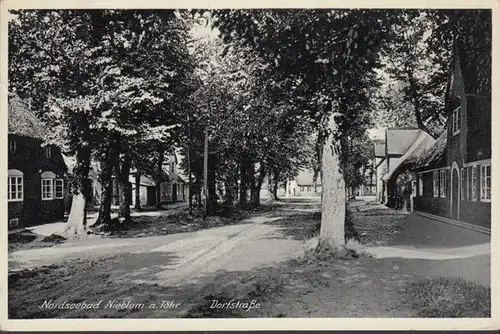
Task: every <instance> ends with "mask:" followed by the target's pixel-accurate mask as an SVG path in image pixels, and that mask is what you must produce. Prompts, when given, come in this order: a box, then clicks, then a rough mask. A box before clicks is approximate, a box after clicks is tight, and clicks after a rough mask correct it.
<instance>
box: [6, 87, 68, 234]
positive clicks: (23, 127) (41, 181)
mask: <svg viewBox="0 0 500 334" xmlns="http://www.w3.org/2000/svg"><path fill="white" fill-rule="evenodd" d="M8 110H9V115H8V119H9V120H8V128H9V133H8V176H7V177H8V178H7V202H8V203H7V204H8V224H9V229H12V228H17V227H26V226H31V225H39V224H44V223H49V222H53V221H56V220H58V219H61V218H63V217H64V211H65V208H64V197H65V194H66V187H67V185H66V182H65V181H66V179H65V172H66V165H65V164H64V160H63V157H62V155H61V151H60V150H59V148H58V147H56V146H53V145H44V140H43V137H44V135H45V133H46V131H47V130H46V128H45V125H44V124H43V123H42V122H41V121H40V120H39V119H38V118H37V117H36V115H35V114H34V112H33V111H31V110H30V108H29V107H28V106H27V105H26V104H25V103H24V102H23V101H22V100H21V99H20V98H19V97H18V96H17V95H14V94H9V108H8Z"/></svg>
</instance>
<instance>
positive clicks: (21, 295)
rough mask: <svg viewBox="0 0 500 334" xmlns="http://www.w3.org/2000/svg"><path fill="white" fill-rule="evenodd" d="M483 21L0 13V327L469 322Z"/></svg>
mask: <svg viewBox="0 0 500 334" xmlns="http://www.w3.org/2000/svg"><path fill="white" fill-rule="evenodd" d="M2 8H3V7H2ZM6 8H7V7H6ZM491 16H492V15H491V10H490V9H486V8H481V9H473V8H468V9H459V8H456V9H453V10H451V9H450V10H448V9H446V10H445V9H411V10H410V9H408V10H407V9H404V8H387V9H381V10H378V9H377V10H375V9H373V10H372V9H365V8H363V9H347V8H345V9H340V8H338V9H337V8H330V9H326V8H322V9H319V8H310V9H291V8H290V9H285V8H283V9H282V8H280V9H271V8H260V9H256V8H242V9H231V8H210V9H183V8H180V9H161V8H158V9H151V10H149V9H148V10H142V9H120V8H117V9H111V8H109V9H99V10H73V9H71V10H66V9H53V10H37V9H32V10H31V9H30V10H24V9H23V10H19V9H14V8H10V7H9V8H8V20H9V22H8V34H9V38H8V42H9V43H8V44H9V64H8V74H9V77H8V81H9V82H8V84H9V85H8V87H9V89H8V92H7V91H6V92H4V93H6V94H4V95H5V96H4V98H5V99H8V136H6V137H8V138H7V141H8V145H6V148H8V159H7V160H8V161H7V170H6V173H7V175H6V183H7V187H6V189H7V194H6V199H7V202H8V203H7V205H6V206H7V209H8V210H7V216H6V218H5V221H6V224H5V226H4V227H5V231H6V233H7V238H8V244H7V245H6V246H7V248H8V273H7V275H8V289H7V294H8V300H7V305H8V319H7V320H8V322H11V323H12V326H13V327H10V328H9V329H17V327H15V326H16V325H15V323H16V322H17V323H20V322H18V321H11V319H15V320H18V319H42V318H43V319H61V318H64V319H73V318H99V319H102V318H117V319H121V318H144V319H148V318H274V317H276V318H296V317H311V318H337V317H340V318H344V317H345V318H349V317H360V318H492V317H491V315H492V314H491V282H492V277H491V276H492V275H491V262H492V254H491V222H492V220H493V217H492V210H491V208H492V205H494V203H493V200H494V198H495V196H494V193H493V190H494V187H493V185H492V180H493V179H492V161H491V160H492V151H493V148H492V139H491V131H490V129H491V125H492V123H491V121H492V119H491V105H492V101H491V96H492V94H491V77H492V74H491V72H492V70H491V46H492V36H491V31H492V30H493V29H492V17H491ZM75 59H77V60H78V61H75ZM483 320H485V321H486V319H483ZM491 320H493V319H491ZM443 323H444V322H443ZM464 323H465V322H464ZM363 324H364V322H359V326H363ZM489 324H490V325H491V326H493V325H494V323H493V322H490V323H489ZM2 325H3V324H2ZM447 326H448V325H447ZM449 326H451V325H449ZM122 329H123V328H122ZM125 329H126V330H127V329H128V328H125Z"/></svg>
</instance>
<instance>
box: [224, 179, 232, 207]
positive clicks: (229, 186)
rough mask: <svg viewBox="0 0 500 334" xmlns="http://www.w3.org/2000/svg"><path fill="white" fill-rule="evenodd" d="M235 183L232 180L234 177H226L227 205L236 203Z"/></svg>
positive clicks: (225, 193)
mask: <svg viewBox="0 0 500 334" xmlns="http://www.w3.org/2000/svg"><path fill="white" fill-rule="evenodd" d="M233 187H234V185H233V182H232V179H226V180H225V181H224V188H225V192H224V204H226V205H233V203H234V189H233Z"/></svg>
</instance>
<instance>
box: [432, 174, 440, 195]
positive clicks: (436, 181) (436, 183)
mask: <svg viewBox="0 0 500 334" xmlns="http://www.w3.org/2000/svg"><path fill="white" fill-rule="evenodd" d="M432 181H433V186H434V187H433V188H434V189H433V190H434V194H433V195H434V197H439V173H438V172H437V171H435V172H434V173H432Z"/></svg>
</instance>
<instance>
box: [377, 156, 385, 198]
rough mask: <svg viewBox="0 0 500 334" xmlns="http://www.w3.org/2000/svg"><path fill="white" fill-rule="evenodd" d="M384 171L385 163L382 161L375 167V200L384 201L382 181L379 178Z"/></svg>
mask: <svg viewBox="0 0 500 334" xmlns="http://www.w3.org/2000/svg"><path fill="white" fill-rule="evenodd" d="M385 172H387V164H386V163H385V162H383V163H381V164H380V165H379V166H378V167H377V171H376V184H377V200H378V201H379V202H383V201H384V182H383V181H382V179H381V178H382V176H383V175H384V174H385Z"/></svg>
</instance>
